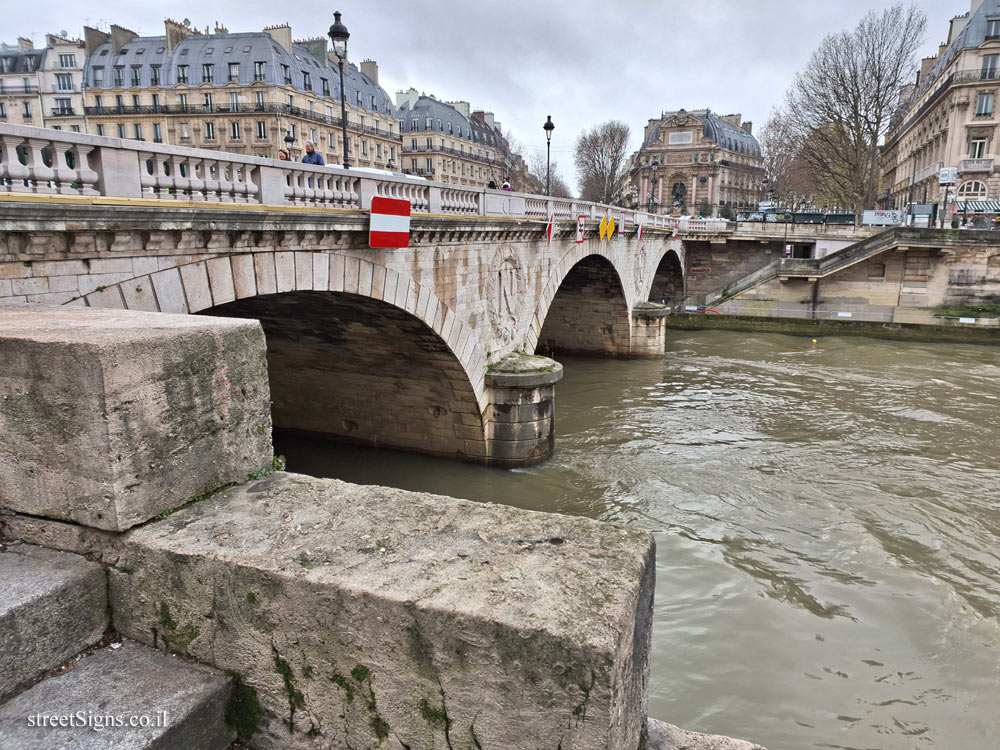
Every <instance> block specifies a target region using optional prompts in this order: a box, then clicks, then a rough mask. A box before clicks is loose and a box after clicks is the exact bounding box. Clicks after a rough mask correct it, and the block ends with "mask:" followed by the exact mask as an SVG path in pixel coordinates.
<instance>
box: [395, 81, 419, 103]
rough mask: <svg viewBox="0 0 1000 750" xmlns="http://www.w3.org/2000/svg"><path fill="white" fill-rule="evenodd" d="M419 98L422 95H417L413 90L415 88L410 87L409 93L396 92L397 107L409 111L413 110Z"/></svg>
mask: <svg viewBox="0 0 1000 750" xmlns="http://www.w3.org/2000/svg"><path fill="white" fill-rule="evenodd" d="M419 98H420V94H418V93H417V90H416V89H415V88H413V86H410V88H409V89H408V90H407V91H397V92H396V106H397V107H408V108H409V109H413V108H414V107H415V106H416V104H417V100H418V99H419Z"/></svg>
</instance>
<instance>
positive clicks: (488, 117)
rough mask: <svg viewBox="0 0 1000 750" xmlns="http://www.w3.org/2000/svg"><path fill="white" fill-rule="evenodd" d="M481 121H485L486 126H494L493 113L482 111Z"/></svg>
mask: <svg viewBox="0 0 1000 750" xmlns="http://www.w3.org/2000/svg"><path fill="white" fill-rule="evenodd" d="M483 122H485V123H486V125H487V126H488V127H491V128H492V127H494V124H493V113H492V112H483Z"/></svg>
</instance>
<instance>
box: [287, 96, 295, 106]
mask: <svg viewBox="0 0 1000 750" xmlns="http://www.w3.org/2000/svg"><path fill="white" fill-rule="evenodd" d="M288 106H289V107H294V106H295V97H294V96H292V95H291V94H289V95H288Z"/></svg>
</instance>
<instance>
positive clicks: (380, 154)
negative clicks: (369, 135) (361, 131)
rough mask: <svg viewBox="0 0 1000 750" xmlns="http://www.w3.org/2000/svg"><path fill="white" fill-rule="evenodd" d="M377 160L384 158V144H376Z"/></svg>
mask: <svg viewBox="0 0 1000 750" xmlns="http://www.w3.org/2000/svg"><path fill="white" fill-rule="evenodd" d="M375 158H376V159H381V158H382V144H381V143H376V144H375Z"/></svg>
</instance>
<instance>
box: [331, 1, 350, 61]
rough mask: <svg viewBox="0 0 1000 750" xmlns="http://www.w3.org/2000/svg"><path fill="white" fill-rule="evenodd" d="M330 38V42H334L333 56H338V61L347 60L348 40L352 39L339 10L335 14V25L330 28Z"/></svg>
mask: <svg viewBox="0 0 1000 750" xmlns="http://www.w3.org/2000/svg"><path fill="white" fill-rule="evenodd" d="M328 36H329V37H330V41H331V42H333V54H335V55H336V56H337V59H338V60H341V61H343V60H346V59H347V40H348V39H350V38H351V34H350V32H348V30H347V27H346V26H344V24H343V23H341V21H340V11H339V10H338V11H336V12H335V13H334V14H333V25H332V26H330V31H329V32H328Z"/></svg>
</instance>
